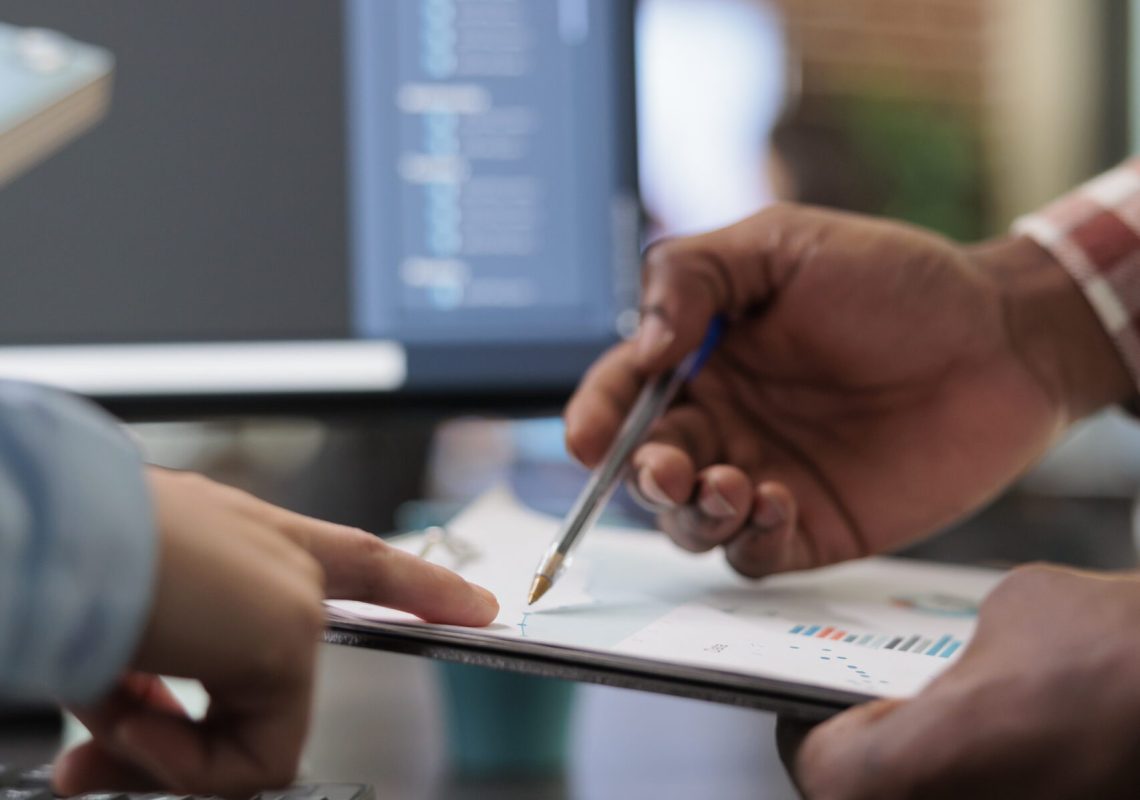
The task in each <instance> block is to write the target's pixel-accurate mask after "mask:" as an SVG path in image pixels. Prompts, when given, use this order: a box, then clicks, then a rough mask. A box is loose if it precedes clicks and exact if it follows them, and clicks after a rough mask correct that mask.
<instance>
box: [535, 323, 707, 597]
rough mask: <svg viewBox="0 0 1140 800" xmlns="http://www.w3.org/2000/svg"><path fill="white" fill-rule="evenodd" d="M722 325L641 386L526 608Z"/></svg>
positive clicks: (546, 586)
mask: <svg viewBox="0 0 1140 800" xmlns="http://www.w3.org/2000/svg"><path fill="white" fill-rule="evenodd" d="M721 325H722V322H721V320H720V319H719V318H718V319H716V320H714V321H713V323H712V324H711V325H710V326H709V331H708V333H707V334H706V335H705V341H704V342H703V343H702V344H701V348H700V349H699V350H698V351H696V352H694V353H691V354H690V355H689V356H687V357H686V358H685V359H684V360H683V361H682V362H681V363H680V364H679V365H678V366H677V367H676V368H675V369H672V370H669V371H668V372H665V373H663V374H661V375H659V376H657V377H656V378H654V379H653V380H651V381H649V382H648V383H647V384H645V387H644V388H643V389H642V390H641V394H640V395H638V397H637V401H636V402H635V403H634V404H633V408H631V409H630V411H629V414H628V415H627V416H626V418H625V422H624V423H623V424H622V426H621V429H620V430H619V431H618V434H617V436H616V437H615V438H614V441H613V444H612V445H610V449H609V451H608V452H607V453H606V455H605V457H604V458H603V459H602V460H601V462H600V463H599V464H598V466H597V468H595V469H594V471H593V473H592V474H591V475H590V480H589V481H587V482H586V486H585V487H584V488H583V489H582V493H581V494H580V495H579V496H578V500H577V501H576V502H575V503H574V507H573V508H572V509H571V510H570V513H569V514H568V515H567V517H566V522H565V523H564V524H563V526H562V529H561V530H560V531H559V532H558V536H557V537H555V539H554V543H553V544H552V545H551V546H550V549H549V550H548V551H547V552H546V555H544V556H543V558H542V560H541V561H540V562H539V564H538V569H537V570H535V574H534V580H533V581H532V582H531V585H530V591H529V592H528V593H527V604H528V605H529V604H533V603H534V602H535V601H536V600H538V598H540V597H542V596H543V595H544V594H546V593H547V592H548V591H549V590H550V587H552V586H553V585H554V584H555V582H556V581H557V580H558V576H559V575H561V574H562V572H563V571H564V570H565V569H566V567H567V565H568V564H569V560H570V551H571V550H572V549H573V548H574V545H575V544H576V543H577V541H578V540H579V539H580V538H581V536H582V533H583V531H585V530H586V529H587V528H589V527H590V526H591V525H593V524H594V522H595V521H596V520H597V518H598V516H599V515H600V514H601V513H602V510H603V509H604V508H605V507H606V503H608V502H609V500H610V498H611V497H612V496H613V493H614V491H615V490H616V489H617V487H618V484H620V483H621V480H622V476H623V475H624V474H625V471H626V469H627V468H628V466H629V457H630V456H631V455H633V451H634V450H636V449H637V447H638V446H639V445H640V444H641V443H642V442H643V441H644V440H645V435H646V434H647V433H648V432H649V428H650V426H651V425H652V424H653V423H654V422H655V421H657V419H659V418H660V417H661V415H662V414H664V413H665V410H666V409H667V408H668V407H669V404H670V403H672V402H673V398H674V397H676V396H677V392H678V390H680V388H681V386H682V385H684V383H685V381H687V380H689V379H690V378H691V377H693V375H694V374H696V371H697V370H698V369H700V367H701V365H702V364H703V363H704V361H705V359H706V358H707V357H708V355H709V353H710V352H711V351H712V348H713V347H714V346H715V345H716V342H717V339H718V338H719V337H720V331H721Z"/></svg>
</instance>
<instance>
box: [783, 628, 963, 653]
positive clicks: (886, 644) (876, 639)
mask: <svg viewBox="0 0 1140 800" xmlns="http://www.w3.org/2000/svg"><path fill="white" fill-rule="evenodd" d="M788 633H790V634H792V635H794V636H810V637H811V638H813V639H827V640H828V641H835V642H843V643H844V644H853V645H855V646H857V647H868V648H870V649H872V650H894V651H896V652H899V653H911V654H914V655H925V656H938V657H940V658H950V656H952V655H954V653H955V652H957V650H958V648H960V647H961V646H962V641H961V640H960V639H955V638H954V637H953V636H951V635H950V634H943V635H942V636H940V637H938V638H937V639H933V638H930V637H929V636H921V635H919V634H910V635H905V636H894V635H890V636H876V635H875V634H873V633H863V634H859V633H851V632H850V631H846V630H843V629H842V628H837V627H835V626H834V625H806V624H801V625H793V626H792V627H791V628H790V629H789V630H788Z"/></svg>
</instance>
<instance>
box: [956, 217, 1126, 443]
mask: <svg viewBox="0 0 1140 800" xmlns="http://www.w3.org/2000/svg"><path fill="white" fill-rule="evenodd" d="M970 254H971V256H972V257H973V259H974V261H975V262H976V263H977V264H978V265H979V266H980V267H981V268H982V270H983V271H984V272H985V273H986V275H987V276H989V277H990V278H991V279H992V280H993V281H994V284H995V286H996V288H997V291H998V293H999V295H1000V298H1001V304H1002V310H1003V316H1004V320H1005V327H1006V332H1007V335H1008V336H1009V339H1010V344H1011V346H1012V347H1013V349H1014V351H1015V352H1016V354H1017V355H1018V357H1019V358H1020V359H1021V360H1022V362H1023V363H1024V364H1025V366H1026V368H1027V369H1029V371H1030V372H1031V373H1033V375H1034V376H1035V377H1037V379H1038V380H1039V381H1040V382H1041V383H1042V385H1043V387H1044V388H1045V391H1046V392H1048V393H1049V395H1050V396H1051V397H1053V398H1055V400H1056V401H1057V402H1058V403H1059V404H1060V406H1061V409H1062V411H1063V413H1064V416H1065V420H1066V422H1068V423H1071V422H1075V421H1076V420H1078V419H1081V418H1083V417H1085V416H1088V415H1089V414H1092V413H1094V412H1095V411H1098V410H1099V409H1101V408H1104V407H1105V406H1108V405H1111V404H1113V403H1120V402H1123V401H1125V400H1127V399H1128V398H1129V397H1131V396H1132V394H1133V393H1134V391H1135V390H1134V387H1133V382H1132V378H1131V376H1130V375H1129V373H1128V370H1127V369H1126V367H1125V365H1124V360H1123V359H1122V358H1121V356H1120V354H1119V352H1118V351H1117V349H1116V346H1115V345H1114V344H1113V341H1112V338H1111V337H1110V336H1109V334H1108V332H1107V331H1106V330H1105V328H1104V325H1103V324H1102V323H1101V321H1100V320H1099V318H1098V317H1097V315H1096V314H1095V312H1094V311H1093V309H1092V306H1091V305H1089V302H1088V300H1086V299H1085V296H1084V294H1083V293H1082V292H1081V290H1080V288H1079V287H1078V286H1077V284H1076V282H1075V281H1074V280H1073V279H1072V277H1071V276H1070V275H1069V274H1068V272H1066V271H1065V269H1064V267H1062V266H1061V265H1060V263H1058V262H1057V260H1056V259H1055V258H1054V257H1053V256H1052V254H1050V253H1049V252H1048V251H1047V250H1045V249H1044V248H1042V247H1041V246H1040V245H1038V244H1037V243H1036V242H1034V241H1033V240H1031V239H1029V238H1028V237H1025V236H1011V237H1004V238H1001V239H996V240H993V241H990V242H986V243H984V244H981V245H978V246H976V247H974V248H972V249H971V251H970Z"/></svg>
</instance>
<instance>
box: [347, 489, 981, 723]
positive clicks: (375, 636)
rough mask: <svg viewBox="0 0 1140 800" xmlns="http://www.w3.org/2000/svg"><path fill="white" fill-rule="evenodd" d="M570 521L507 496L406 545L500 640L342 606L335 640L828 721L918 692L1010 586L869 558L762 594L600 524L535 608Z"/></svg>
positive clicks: (975, 572)
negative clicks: (539, 575)
mask: <svg viewBox="0 0 1140 800" xmlns="http://www.w3.org/2000/svg"><path fill="white" fill-rule="evenodd" d="M557 522H558V521H557V520H556V519H554V518H552V517H547V516H545V515H541V514H538V513H536V512H534V511H531V510H529V509H526V508H525V507H523V506H522V505H521V504H520V503H519V502H518V500H517V499H516V498H514V497H513V495H511V494H510V493H509V491H507V490H505V489H496V490H493V491H492V492H489V493H488V494H487V495H484V496H483V497H482V498H480V499H479V500H478V501H476V502H475V503H474V504H472V506H470V507H469V508H468V509H466V510H465V511H464V512H462V513H461V514H459V515H458V517H456V519H454V520H453V521H452V522H451V523H449V524H448V526H447V529H446V530H445V531H443V530H439V529H437V530H435V531H429V532H425V533H420V534H416V535H412V536H407V537H403V538H401V539H400V540H399V542H398V545H399V546H400V547H402V548H404V549H408V550H410V551H412V552H417V553H418V552H422V551H424V552H426V555H428V557H433V556H434V558H433V560H439V561H440V562H441V563H444V564H445V565H446V566H449V567H451V568H454V569H456V570H457V571H458V572H459V573H460V574H462V575H464V576H465V577H467V578H468V579H470V580H474V581H476V582H479V583H481V584H483V585H485V586H487V587H488V588H489V589H491V590H492V591H493V592H495V593H496V595H497V596H499V598H500V602H501V604H502V611H501V613H500V617H499V619H498V620H497V621H496V623H495V624H494V625H493V626H492V627H491V628H488V629H467V628H460V627H456V626H447V625H430V624H427V623H423V622H420V621H418V620H415V618H413V617H411V616H410V615H406V614H402V613H401V612H395V611H391V610H387V609H380V608H378V607H375V606H368V605H366V604H362V603H352V602H331V603H329V626H328V629H327V632H326V634H325V640H326V641H327V642H329V643H332V644H340V645H347V646H352V647H364V648H369V649H376V650H386V651H390V652H396V653H405V654H410V655H416V656H421V657H426V658H432V659H437V660H442V661H450V662H456V663H463V664H470V665H475V666H482V667H489V668H492V669H498V670H508V671H514V672H520V673H525V674H529V675H536V676H542V677H549V678H557V679H563V680H572V681H581V682H587V683H596V684H602V685H606V686H614V687H618V688H626V689H636V690H642V691H650V692H657V693H661V694H669V695H674V696H679V697H688V698H693V699H698V700H705V701H710V702H716V703H724V704H729V705H735V706H744V707H750V708H755V709H760V710H764V711H771V712H775V713H778V714H781V715H787V716H791V717H795V718H799V719H803V720H808V721H817V720H822V719H825V718H827V717H830V716H832V715H834V714H836V713H839V712H841V711H843V710H844V709H846V708H849V707H851V706H853V705H857V704H859V703H864V702H867V701H870V700H873V699H877V698H880V697H905V696H910V695H912V694H914V693H916V692H917V691H919V690H920V689H921V688H922V686H924V685H925V684H926V683H927V682H928V681H929V680H931V679H933V678H934V677H935V676H936V675H938V674H939V673H940V672H941V671H943V670H944V669H945V668H946V667H948V666H949V665H950V664H952V663H953V662H954V660H955V659H956V657H957V656H958V655H959V654H960V653H961V651H962V649H963V648H964V647H965V646H966V644H967V643H968V641H969V639H970V636H971V635H972V633H973V626H974V619H975V617H976V613H977V609H978V606H979V604H980V603H981V601H982V599H983V598H984V596H985V595H986V593H988V591H989V590H990V589H991V588H992V587H993V586H994V585H996V584H997V582H998V581H999V580H1000V579H1001V577H1002V574H1003V573H1001V572H1000V571H997V570H990V569H979V568H972V567H959V566H949V565H941V564H932V563H928V562H920V561H914V560H910V559H894V558H870V559H863V560H861V561H855V562H848V563H846V564H840V565H835V566H832V567H826V568H823V569H821V570H816V571H813V572H805V573H797V574H788V575H781V576H775V577H772V578H769V579H765V580H763V581H758V582H757V581H750V580H747V579H744V578H741V577H739V576H737V575H735V574H734V573H733V572H732V570H731V569H730V568H729V567H728V566H727V564H725V563H724V562H723V560H722V559H721V558H720V557H719V556H718V555H717V554H715V553H709V554H704V555H699V556H693V555H692V554H688V553H682V552H680V551H679V550H677V549H676V548H675V547H673V545H672V544H671V543H669V542H668V541H666V540H665V537H664V536H663V535H657V534H655V533H654V532H645V531H635V530H625V529H614V528H607V527H605V526H599V528H597V529H595V530H592V531H591V532H590V534H589V538H588V539H587V540H586V541H585V542H584V543H583V545H582V547H581V548H580V549H579V552H578V553H577V554H576V557H577V559H578V563H576V564H575V565H574V566H573V567H572V568H571V571H570V572H569V573H567V575H566V576H564V578H563V580H562V581H560V583H559V585H558V586H556V587H555V589H554V590H552V591H551V592H550V597H549V598H544V599H543V600H542V601H540V602H539V604H537V605H536V606H535V610H533V611H527V610H526V607H525V604H524V602H523V601H524V597H523V595H524V594H525V589H526V586H527V584H528V581H529V577H530V575H529V571H530V570H532V569H533V566H534V563H537V559H538V557H539V555H540V554H541V552H542V551H543V550H544V549H545V547H546V546H547V544H548V543H549V539H550V536H551V535H552V533H553V530H554V528H555V526H556V525H557ZM449 561H450V562H451V563H449ZM629 561H633V562H635V563H636V564H637V565H638V569H637V572H638V574H637V576H635V577H634V578H630V577H627V576H626V568H625V567H624V566H623V562H629ZM560 593H561V594H560ZM515 595H517V597H516V596H515ZM520 619H521V621H519V620H520ZM519 629H521V630H519Z"/></svg>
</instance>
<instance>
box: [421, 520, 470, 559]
mask: <svg viewBox="0 0 1140 800" xmlns="http://www.w3.org/2000/svg"><path fill="white" fill-rule="evenodd" d="M423 537H424V542H423V545H422V546H421V547H420V552H419V557H420V558H427V556H428V554H429V553H430V552H431V551H432V550H433V549H435V548H436V547H437V546H439V547H442V548H443V549H444V550H446V551H447V554H448V555H449V556H450V557H451V559H452V564H451V568H452V569H462V568H463V567H464V566H466V565H467V564H469V563H470V562H472V561H474V560H475V559H476V558H478V557H479V549H478V548H477V547H475V545H473V544H471V543H470V542H468V541H466V540H465V539H463V538H462V537H459V536H456V535H455V534H454V533H452V532H451V531H450V530H449V529H448V528H447V527H446V526H444V525H432V526H431V527H430V528H426V529H425V530H424V532H423Z"/></svg>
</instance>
